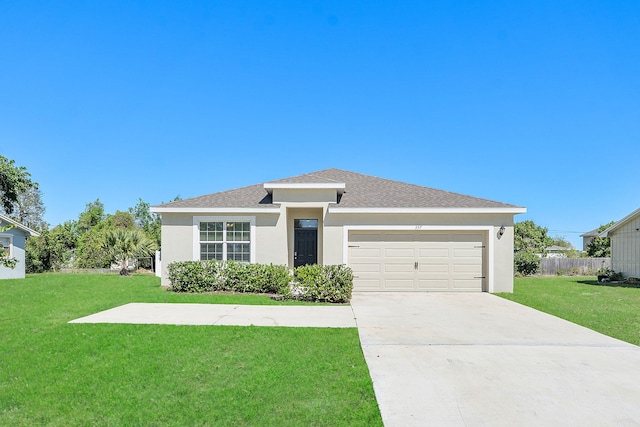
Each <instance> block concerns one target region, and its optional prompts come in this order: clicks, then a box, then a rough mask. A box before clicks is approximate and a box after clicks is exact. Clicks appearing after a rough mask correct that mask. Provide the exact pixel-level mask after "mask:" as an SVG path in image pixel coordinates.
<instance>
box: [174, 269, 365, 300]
mask: <svg viewBox="0 0 640 427" xmlns="http://www.w3.org/2000/svg"><path fill="white" fill-rule="evenodd" d="M169 281H170V282H171V285H170V286H169V290H171V291H173V292H214V291H231V292H247V293H268V294H277V295H279V297H280V298H282V299H296V300H300V301H318V302H330V303H346V302H349V300H350V299H351V292H352V290H353V272H352V271H351V269H350V268H349V267H347V266H346V265H305V266H301V267H298V268H296V269H295V270H294V276H293V277H292V276H291V273H290V272H289V269H288V268H287V267H286V266H284V265H272V264H268V265H267V264H248V263H242V262H236V261H182V262H173V263H171V264H169Z"/></svg>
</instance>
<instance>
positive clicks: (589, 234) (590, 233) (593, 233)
mask: <svg viewBox="0 0 640 427" xmlns="http://www.w3.org/2000/svg"><path fill="white" fill-rule="evenodd" d="M599 228H600V227H598V228H594V229H593V230H591V231H587V232H586V233H582V234H581V235H580V237H596V236H597V235H599V234H600V233H599V232H598V229H599Z"/></svg>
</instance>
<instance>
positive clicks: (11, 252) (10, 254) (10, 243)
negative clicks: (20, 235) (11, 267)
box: [0, 233, 13, 258]
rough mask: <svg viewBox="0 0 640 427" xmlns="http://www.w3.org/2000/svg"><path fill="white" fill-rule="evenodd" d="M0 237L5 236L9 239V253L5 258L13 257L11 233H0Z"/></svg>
mask: <svg viewBox="0 0 640 427" xmlns="http://www.w3.org/2000/svg"><path fill="white" fill-rule="evenodd" d="M0 237H7V238H8V239H9V254H8V255H7V258H13V234H6V233H0Z"/></svg>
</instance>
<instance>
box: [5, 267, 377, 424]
mask: <svg viewBox="0 0 640 427" xmlns="http://www.w3.org/2000/svg"><path fill="white" fill-rule="evenodd" d="M129 302H198V303H207V302H208V303H239V304H275V303H277V302H274V301H272V300H270V299H269V298H268V297H266V296H254V295H184V294H173V293H170V292H167V291H164V290H162V289H161V288H160V287H159V279H157V278H156V277H153V276H132V277H120V276H116V275H63V274H43V275H29V276H27V278H26V279H25V280H3V281H0V337H1V341H2V343H1V344H0V425H3V426H32V425H49V426H85V425H100V426H123V425H154V426H164V425H167V426H168V425H176V426H184V425H202V426H205V425H216V426H218V425H234V426H299V425H304V426H307V425H309V426H312V425H317V426H322V425H330V426H336V425H344V426H354V425H355V426H357V425H362V426H370V425H374V426H375V425H382V422H381V418H380V413H379V411H378V407H377V403H376V400H375V396H374V394H373V388H372V385H371V380H370V377H369V372H368V368H367V365H366V363H365V361H364V357H363V355H362V351H361V348H360V343H359V340H358V333H357V330H356V329H355V328H350V329H329V328H284V327H231V326H172V325H121V324H114V325H108V324H68V323H67V322H68V321H69V320H72V319H75V318H78V317H82V316H86V315H88V314H91V313H95V312H98V311H101V310H105V309H108V308H112V307H115V306H119V305H122V304H126V303H129Z"/></svg>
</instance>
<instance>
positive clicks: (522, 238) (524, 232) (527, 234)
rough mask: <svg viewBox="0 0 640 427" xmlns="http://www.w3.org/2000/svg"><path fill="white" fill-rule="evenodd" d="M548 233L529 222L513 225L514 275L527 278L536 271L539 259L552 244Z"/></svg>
mask: <svg viewBox="0 0 640 427" xmlns="http://www.w3.org/2000/svg"><path fill="white" fill-rule="evenodd" d="M548 231H549V230H548V229H547V228H546V227H541V226H539V225H536V223H535V222H533V221H531V220H529V221H522V222H517V223H516V224H515V230H514V239H513V250H514V265H515V270H516V273H519V274H523V275H525V276H528V275H530V274H534V273H536V272H537V271H538V269H539V268H540V257H541V256H544V254H545V253H546V248H547V247H548V246H551V245H552V244H553V239H552V238H551V237H549V236H548V235H547V232H548Z"/></svg>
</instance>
